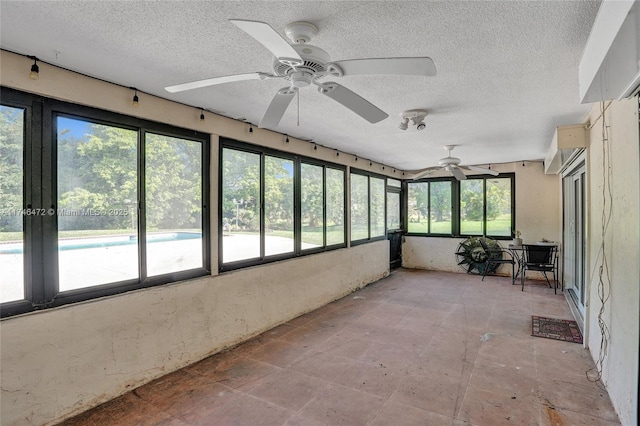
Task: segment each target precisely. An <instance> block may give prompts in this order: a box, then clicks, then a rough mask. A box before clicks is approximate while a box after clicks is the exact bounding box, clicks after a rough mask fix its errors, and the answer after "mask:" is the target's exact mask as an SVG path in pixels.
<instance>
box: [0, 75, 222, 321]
mask: <svg viewBox="0 0 640 426" xmlns="http://www.w3.org/2000/svg"><path fill="white" fill-rule="evenodd" d="M0 97H1V99H2V105H6V106H10V107H17V108H25V111H27V113H26V114H25V116H26V117H27V116H28V117H29V118H28V119H25V128H26V129H25V152H24V176H25V179H24V188H23V194H24V208H33V209H45V210H48V209H50V208H53V209H57V199H58V194H57V186H58V185H57V183H58V181H57V179H58V176H57V143H56V141H57V128H56V124H57V117H59V116H60V117H67V118H72V119H77V120H82V121H87V122H91V123H98V124H104V125H108V126H114V127H118V128H128V129H132V130H136V131H137V132H138V145H137V150H138V154H137V159H136V167H137V175H136V179H137V182H136V185H137V187H138V195H139V200H138V210H139V214H138V218H139V219H138V228H137V232H138V241H145V236H146V228H145V224H144V216H145V215H144V214H142V213H143V212H144V211H145V206H144V203H145V198H144V182H145V169H144V145H145V144H144V135H145V134H146V133H153V134H157V135H163V136H170V137H175V138H181V139H187V140H192V141H196V142H200V143H202V150H201V156H202V157H201V173H202V187H201V191H202V256H203V259H202V260H203V266H202V267H201V268H195V269H190V270H185V271H177V272H174V273H169V274H163V275H158V276H153V277H146V274H145V271H146V258H144V250H145V244H139V249H138V270H139V276H138V278H137V279H132V280H125V281H120V282H114V283H106V284H102V285H96V286H89V287H85V288H81V289H76V290H68V291H64V292H60V291H59V284H58V280H59V275H58V229H57V228H58V217H57V215H51V216H50V215H39V216H24V217H23V220H24V232H25V237H24V250H23V252H24V254H25V256H24V271H25V275H24V277H25V278H24V287H25V300H19V301H11V302H6V303H3V304H2V305H1V306H0V311H1V312H0V315H1V317H2V318H4V317H8V316H12V315H17V314H22V313H26V312H31V311H36V310H41V309H46V308H52V307H57V306H62V305H66V304H70V303H76V302H81V301H85V300H91V299H96V298H100V297H104V296H111V295H115V294H120V293H124V292H128V291H132V290H137V289H141V288H147V287H153V286H158V285H163V284H168V283H172V282H178V281H182V280H185V279H190V278H196V277H200V276H206V275H210V274H211V262H210V258H211V243H210V241H211V235H210V234H211V233H210V225H209V223H210V211H209V196H210V187H209V166H210V161H209V159H210V135H209V134H206V133H202V132H197V131H194V130H190V129H185V128H180V127H177V126H173V125H169V124H166V123H160V122H155V121H151V120H145V119H141V118H136V117H132V116H128V115H124V114H120V113H116V112H112V111H106V110H103V109H99V108H95V107H89V106H84V105H78V104H74V103H69V102H64V101H60V100H57V99H52V98H49V97H45V96H41V95H36V94H31V93H27V92H22V91H18V90H15V89H10V88H7V87H4V86H3V87H0ZM45 277H46V278H45Z"/></svg>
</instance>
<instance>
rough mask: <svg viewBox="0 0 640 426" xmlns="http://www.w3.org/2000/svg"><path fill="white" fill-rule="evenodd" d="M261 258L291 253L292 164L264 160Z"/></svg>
mask: <svg viewBox="0 0 640 426" xmlns="http://www.w3.org/2000/svg"><path fill="white" fill-rule="evenodd" d="M264 169H265V171H264V205H265V214H264V219H265V232H266V238H265V240H264V243H265V255H266V256H271V255H275V254H280V253H293V251H294V247H295V246H294V239H293V161H292V160H286V159H282V158H279V157H273V156H270V155H266V156H265V158H264Z"/></svg>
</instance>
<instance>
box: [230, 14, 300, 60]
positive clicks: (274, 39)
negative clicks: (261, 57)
mask: <svg viewBox="0 0 640 426" xmlns="http://www.w3.org/2000/svg"><path fill="white" fill-rule="evenodd" d="M229 21H231V23H232V24H234V25H235V26H236V27H238V28H240V29H241V30H242V31H244V32H245V33H247V34H249V35H250V36H251V37H253V38H255V39H256V40H257V41H259V42H260V43H261V44H262V45H263V46H264V47H266V48H267V49H269V51H270V52H271V53H272V54H273V56H275V57H276V58H278V60H279V61H280V62H283V63H288V64H290V65H302V64H303V63H304V61H303V60H302V58H301V57H300V55H299V54H298V52H296V50H295V49H294V48H293V47H292V46H291V45H290V44H289V43H288V42H287V40H285V39H284V38H283V37H282V36H281V35H280V34H278V32H277V31H276V30H274V29H273V28H272V27H271V25H269V24H267V23H266V22H260V21H246V20H243V19H229Z"/></svg>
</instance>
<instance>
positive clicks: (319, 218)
mask: <svg viewBox="0 0 640 426" xmlns="http://www.w3.org/2000/svg"><path fill="white" fill-rule="evenodd" d="M220 170H221V175H220V188H221V189H220V197H221V201H220V205H221V218H222V219H221V224H220V226H221V232H220V235H221V241H220V247H221V250H220V251H221V258H220V270H221V271H225V270H231V269H236V268H241V267H244V266H249V265H255V264H260V263H265V262H269V261H272V260H277V259H283V258H287V257H293V256H297V255H299V254H306V253H312V252H316V251H322V250H326V249H328V248H335V247H344V245H345V235H344V233H345V228H344V208H345V200H344V194H345V188H344V182H345V178H344V176H345V172H344V169H339V168H337V167H333V166H332V165H329V164H325V163H322V162H317V161H316V160H311V159H304V158H299V157H298V156H295V155H291V154H287V153H283V152H276V151H273V150H268V149H263V148H261V147H258V146H253V145H249V144H245V143H241V142H236V141H232V140H229V139H224V140H222V143H221V169H220ZM261 200H264V201H263V202H261ZM296 206H299V208H296Z"/></svg>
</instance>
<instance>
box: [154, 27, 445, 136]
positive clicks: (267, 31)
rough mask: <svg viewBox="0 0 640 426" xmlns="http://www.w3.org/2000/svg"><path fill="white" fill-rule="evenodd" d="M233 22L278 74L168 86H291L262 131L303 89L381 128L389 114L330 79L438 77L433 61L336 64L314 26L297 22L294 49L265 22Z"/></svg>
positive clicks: (290, 33)
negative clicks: (317, 42)
mask: <svg viewBox="0 0 640 426" xmlns="http://www.w3.org/2000/svg"><path fill="white" fill-rule="evenodd" d="M230 21H231V23H233V24H234V25H235V26H237V27H238V28H240V29H241V30H243V31H245V32H246V33H247V34H249V35H250V36H251V37H253V38H254V39H256V40H257V41H259V42H260V43H261V44H262V45H264V47H266V48H267V49H268V50H269V51H270V52H271V53H272V54H273V56H274V57H275V58H274V61H273V73H266V72H253V73H248V74H235V75H227V76H222V77H214V78H208V79H205V80H198V81H193V82H190V83H184V84H178V85H175V86H169V87H166V88H165V90H167V91H168V92H171V93H174V92H182V91H185V90H192V89H198V88H201V87H207V86H213V85H216V84H223V83H231V82H235V81H242V80H271V79H282V80H286V81H288V82H289V83H288V85H287V86H286V87H283V88H281V89H280V90H278V92H276V94H275V96H274V97H273V99H272V100H271V104H270V105H269V107H268V108H267V111H266V112H265V113H264V116H263V117H262V119H261V120H260V124H259V127H275V126H277V125H278V123H280V120H281V119H282V116H283V115H284V113H285V111H286V110H287V107H288V106H289V104H290V103H291V101H292V100H293V98H294V96H295V95H296V93H297V92H298V90H299V89H300V88H303V87H307V86H310V85H311V84H313V85H315V86H317V87H318V92H320V93H322V94H323V95H325V96H328V97H329V98H331V99H333V100H334V101H336V102H338V103H339V104H341V105H343V106H345V107H347V108H348V109H350V110H351V111H353V112H354V113H356V114H358V115H359V116H361V117H362V118H364V119H365V120H367V121H369V122H370V123H377V122H379V121H382V120H384V119H385V118H387V117H388V116H389V115H388V114H387V113H386V112H384V111H382V110H381V109H380V108H378V107H377V106H375V105H373V104H372V103H371V102H369V101H367V100H366V99H364V98H363V97H361V96H360V95H358V94H356V93H355V92H352V91H351V90H349V89H347V88H346V87H344V86H342V85H340V84H338V83H335V82H332V81H328V82H321V81H320V80H321V79H322V78H324V77H327V76H331V77H343V76H352V75H416V76H434V75H436V68H435V65H434V63H433V61H432V60H431V58H428V57H403V58H379V59H374V58H368V59H350V60H344V61H334V62H332V61H331V60H330V57H329V54H328V53H327V52H326V51H324V50H323V49H321V48H319V47H317V46H313V45H310V44H307V43H308V42H309V40H311V37H312V36H313V35H315V34H317V33H318V28H317V27H316V26H315V25H313V24H311V23H309V22H293V23H291V24H289V25H287V26H286V27H285V33H286V35H287V37H289V38H290V39H291V41H292V42H293V43H294V44H289V43H288V42H287V41H286V40H285V39H284V38H283V37H282V36H281V35H280V34H278V32H277V31H276V30H274V29H273V28H272V27H271V26H270V25H269V24H267V23H265V22H259V21H246V20H240V19H230Z"/></svg>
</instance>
